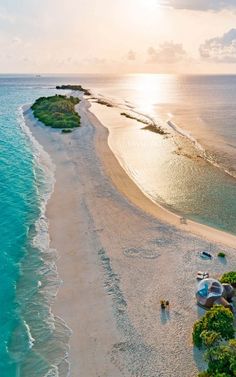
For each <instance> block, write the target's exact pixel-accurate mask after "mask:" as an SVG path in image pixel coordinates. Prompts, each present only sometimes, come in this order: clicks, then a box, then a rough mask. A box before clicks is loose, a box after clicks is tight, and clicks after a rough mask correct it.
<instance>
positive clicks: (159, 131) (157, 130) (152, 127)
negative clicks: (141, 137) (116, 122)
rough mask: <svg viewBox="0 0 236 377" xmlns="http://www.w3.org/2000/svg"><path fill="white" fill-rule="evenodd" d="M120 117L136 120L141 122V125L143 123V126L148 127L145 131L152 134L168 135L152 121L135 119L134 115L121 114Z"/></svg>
mask: <svg viewBox="0 0 236 377" xmlns="http://www.w3.org/2000/svg"><path fill="white" fill-rule="evenodd" d="M120 115H122V116H124V117H126V118H128V119H134V120H136V121H137V122H140V123H143V124H147V126H146V127H144V128H143V130H148V131H152V132H155V133H157V134H160V135H166V132H165V131H164V130H163V129H162V128H161V127H160V126H157V125H155V124H154V123H153V122H151V121H148V120H146V119H142V118H138V117H135V116H134V115H131V114H129V113H121V114H120Z"/></svg>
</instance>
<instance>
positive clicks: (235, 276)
mask: <svg viewBox="0 0 236 377" xmlns="http://www.w3.org/2000/svg"><path fill="white" fill-rule="evenodd" d="M220 282H221V283H227V284H231V285H232V286H236V272H235V271H230V272H226V273H225V274H223V275H222V276H221V278H220Z"/></svg>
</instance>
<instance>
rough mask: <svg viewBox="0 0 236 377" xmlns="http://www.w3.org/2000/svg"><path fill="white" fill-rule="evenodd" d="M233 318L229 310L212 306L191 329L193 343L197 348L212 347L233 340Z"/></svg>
mask: <svg viewBox="0 0 236 377" xmlns="http://www.w3.org/2000/svg"><path fill="white" fill-rule="evenodd" d="M233 322H234V316H233V313H232V312H231V310H230V309H228V308H225V307H223V306H218V305H216V306H214V307H213V308H212V309H211V310H209V311H208V312H207V313H206V314H205V315H204V316H203V317H202V318H201V319H200V320H199V321H197V322H196V323H195V324H194V327H193V343H194V345H195V346H197V347H198V348H201V347H202V346H205V347H212V346H214V345H216V344H218V343H219V342H220V341H221V340H229V339H233V338H234V324H233Z"/></svg>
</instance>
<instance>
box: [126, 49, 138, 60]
mask: <svg viewBox="0 0 236 377" xmlns="http://www.w3.org/2000/svg"><path fill="white" fill-rule="evenodd" d="M127 59H128V60H131V61H134V60H136V53H135V52H134V51H133V50H129V52H128V54H127Z"/></svg>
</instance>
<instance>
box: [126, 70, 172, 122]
mask: <svg viewBox="0 0 236 377" xmlns="http://www.w3.org/2000/svg"><path fill="white" fill-rule="evenodd" d="M130 79H132V81H134V82H135V88H136V90H137V91H136V98H134V102H135V103H136V104H137V105H138V108H139V110H140V111H141V112H143V113H148V114H149V115H153V114H154V106H155V105H158V104H164V103H168V102H170V101H171V93H170V84H171V85H172V87H173V84H174V82H175V81H176V77H175V76H170V75H161V74H140V75H135V76H132V78H131V77H130Z"/></svg>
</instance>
